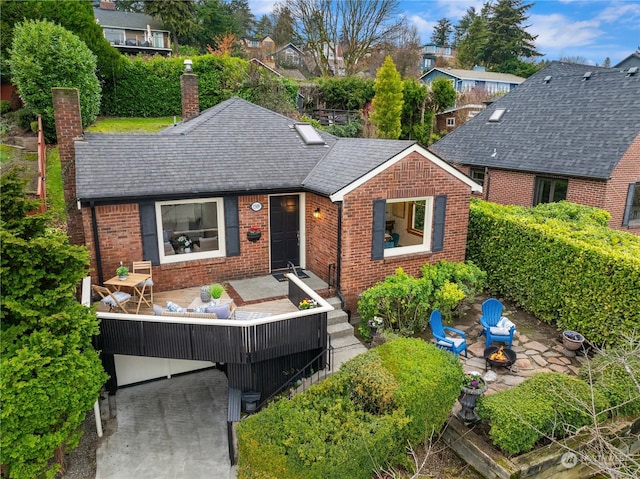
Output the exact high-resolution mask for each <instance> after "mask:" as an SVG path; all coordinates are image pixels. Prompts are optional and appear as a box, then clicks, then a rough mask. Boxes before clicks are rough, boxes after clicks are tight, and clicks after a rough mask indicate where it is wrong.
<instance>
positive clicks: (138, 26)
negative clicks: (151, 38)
mask: <svg viewBox="0 0 640 479" xmlns="http://www.w3.org/2000/svg"><path fill="white" fill-rule="evenodd" d="M93 17H94V18H95V19H96V20H97V21H98V24H99V25H100V26H101V27H120V28H126V29H131V30H146V28H147V25H149V26H150V27H151V28H152V29H153V30H164V31H167V29H166V28H164V27H163V26H162V24H161V23H160V22H159V21H158V20H156V19H155V18H153V17H152V16H150V15H146V14H144V13H137V12H122V11H120V10H103V9H101V8H96V7H94V8H93Z"/></svg>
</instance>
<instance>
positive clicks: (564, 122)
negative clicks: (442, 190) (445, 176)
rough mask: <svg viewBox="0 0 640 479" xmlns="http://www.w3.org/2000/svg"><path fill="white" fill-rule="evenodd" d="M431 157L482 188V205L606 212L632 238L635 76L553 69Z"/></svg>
mask: <svg viewBox="0 0 640 479" xmlns="http://www.w3.org/2000/svg"><path fill="white" fill-rule="evenodd" d="M429 150H430V151H432V152H434V153H435V154H437V155H438V156H439V157H441V158H443V159H445V160H446V161H448V162H450V163H453V164H455V165H456V167H457V168H459V169H460V170H461V171H463V172H465V173H467V174H468V175H469V176H471V177H472V178H473V179H475V180H476V181H477V182H478V183H480V184H483V186H484V198H485V199H487V200H489V201H494V202H497V203H503V204H515V205H522V206H535V205H536V204H539V203H549V202H553V201H560V200H568V201H572V202H574V203H580V204H584V205H589V206H596V207H599V208H603V209H606V210H607V211H609V213H611V221H610V223H609V225H610V226H611V227H612V228H616V229H621V230H625V231H629V232H631V233H635V234H640V73H638V72H637V71H636V69H633V68H630V69H624V70H621V69H620V68H602V67H594V66H590V65H577V64H565V63H560V62H552V63H551V64H550V65H549V66H547V67H546V68H544V69H542V70H540V71H539V72H537V73H536V74H534V75H532V76H531V77H530V78H528V79H527V80H526V81H525V82H524V83H522V84H521V85H520V86H519V87H518V88H516V89H515V90H514V91H512V92H511V93H509V94H508V95H505V96H503V97H501V98H499V99H497V100H496V101H495V102H493V103H492V104H491V105H489V107H487V109H486V110H484V111H482V112H480V113H478V114H477V115H476V116H475V117H474V118H472V119H470V120H469V121H467V122H466V123H465V124H464V125H462V126H461V127H460V128H458V129H456V130H455V131H453V132H451V133H449V134H448V135H446V136H445V137H443V138H442V139H441V140H439V141H438V142H436V143H434V144H433V145H432V146H431V147H430V148H429Z"/></svg>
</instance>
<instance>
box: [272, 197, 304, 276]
mask: <svg viewBox="0 0 640 479" xmlns="http://www.w3.org/2000/svg"><path fill="white" fill-rule="evenodd" d="M299 204H300V198H299V196H298V195H287V196H272V197H271V198H270V207H269V208H270V217H271V220H270V221H271V224H270V226H269V232H270V236H271V269H272V270H276V269H282V268H286V267H287V265H288V263H289V262H291V263H293V264H294V266H299V265H300V211H299Z"/></svg>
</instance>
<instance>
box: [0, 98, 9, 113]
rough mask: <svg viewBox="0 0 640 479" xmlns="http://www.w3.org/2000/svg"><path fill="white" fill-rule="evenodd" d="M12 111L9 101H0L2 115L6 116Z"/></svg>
mask: <svg viewBox="0 0 640 479" xmlns="http://www.w3.org/2000/svg"><path fill="white" fill-rule="evenodd" d="M10 111H11V102H10V101H9V100H0V115H5V114H7V113H9V112H10Z"/></svg>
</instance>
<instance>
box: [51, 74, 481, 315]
mask: <svg viewBox="0 0 640 479" xmlns="http://www.w3.org/2000/svg"><path fill="white" fill-rule="evenodd" d="M181 84H182V88H183V118H185V121H183V122H182V123H180V124H177V125H175V126H172V127H169V128H167V129H165V130H163V131H161V132H159V133H156V134H135V135H134V134H93V133H83V132H82V129H81V126H80V125H81V123H80V117H79V104H78V103H79V100H78V94H77V91H76V90H71V89H63V88H60V89H54V110H55V117H56V129H57V134H58V141H59V149H60V157H61V162H62V168H63V171H64V185H65V195H66V201H67V204H68V205H69V206H70V208H69V210H68V223H69V234H70V237H71V238H72V241H73V242H75V243H78V244H86V245H87V247H88V248H89V250H90V252H91V269H92V279H93V281H95V282H98V283H102V281H103V280H104V279H108V277H110V276H112V275H113V272H114V271H115V269H116V267H117V266H118V265H119V264H120V261H122V262H124V263H126V264H130V263H131V262H132V261H134V260H141V259H147V260H151V261H152V262H153V264H154V271H153V277H154V282H155V283H156V286H154V288H156V290H172V289H178V288H184V287H189V286H197V285H203V284H209V283H211V282H213V281H225V280H231V279H238V278H246V277H252V276H260V275H266V274H269V273H271V272H273V271H276V270H279V269H282V268H286V267H287V265H288V264H289V262H291V263H293V264H295V265H296V266H300V267H302V268H306V269H309V270H311V271H313V272H314V273H315V274H316V275H318V276H319V277H321V278H322V279H324V280H325V281H327V282H329V283H330V284H332V285H334V286H335V288H336V289H337V291H338V293H339V294H341V295H342V298H343V299H344V303H345V307H346V308H347V309H350V310H355V309H356V304H357V299H358V295H359V294H360V293H361V292H362V291H363V290H364V289H366V288H368V287H370V286H372V285H373V284H375V283H376V282H377V281H380V280H382V279H384V277H385V276H387V275H390V274H392V273H393V272H394V270H395V269H396V268H398V267H400V266H401V267H402V268H403V269H404V270H405V271H407V272H408V273H410V274H414V275H417V274H418V273H419V270H420V267H421V266H422V265H423V264H425V263H433V262H436V261H438V260H441V259H446V260H450V261H463V260H464V258H465V243H466V238H467V221H468V211H469V201H470V197H471V194H472V191H475V192H480V191H481V187H480V186H479V185H477V184H476V183H475V182H473V181H472V180H471V179H469V178H468V177H467V176H466V175H464V174H463V173H461V172H460V171H458V170H457V169H456V168H454V167H452V166H451V165H449V164H448V163H446V162H445V161H443V160H441V159H440V158H438V157H437V156H436V155H434V154H433V153H430V152H428V151H427V150H425V149H424V148H422V147H421V146H419V145H418V144H416V143H415V142H413V141H391V140H374V139H346V138H337V137H335V136H332V135H329V134H327V133H324V132H319V131H317V130H315V129H313V128H312V127H311V126H310V125H307V124H297V123H296V122H295V121H294V120H292V119H291V118H287V117H285V116H282V115H279V114H277V113H274V112H272V111H269V110H266V109H264V108H262V107H259V106H256V105H254V104H251V103H249V102H246V101H244V100H241V99H239V98H232V99H230V100H227V101H225V102H222V103H220V104H218V105H216V106H214V107H212V108H210V109H208V110H206V111H203V112H199V111H198V102H197V99H198V93H197V76H196V75H193V74H187V73H185V74H184V75H183V77H182V82H181ZM76 205H78V208H76ZM251 228H254V229H255V228H258V229H260V231H261V238H260V239H259V240H257V241H252V240H250V239H249V238H248V235H247V233H248V231H249V230H250V229H251ZM180 236H188V237H189V239H190V240H192V241H193V246H192V248H191V250H190V251H188V252H187V251H186V250H184V249H183V248H181V245H180V244H179V242H178V238H179V237H180Z"/></svg>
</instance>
